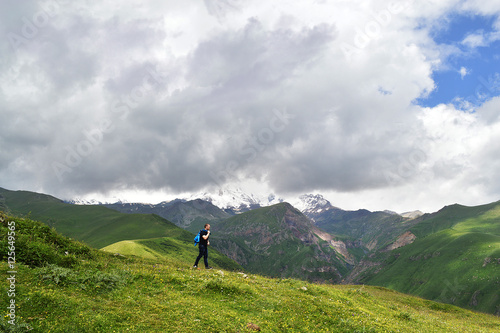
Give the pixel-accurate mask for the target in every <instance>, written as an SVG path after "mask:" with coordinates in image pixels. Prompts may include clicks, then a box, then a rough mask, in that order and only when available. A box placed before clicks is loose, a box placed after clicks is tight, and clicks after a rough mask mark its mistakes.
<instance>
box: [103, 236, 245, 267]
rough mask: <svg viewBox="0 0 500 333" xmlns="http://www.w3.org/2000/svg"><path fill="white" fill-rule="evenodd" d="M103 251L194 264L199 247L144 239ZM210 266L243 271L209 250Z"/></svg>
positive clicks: (231, 261)
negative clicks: (171, 259) (171, 258)
mask: <svg viewBox="0 0 500 333" xmlns="http://www.w3.org/2000/svg"><path fill="white" fill-rule="evenodd" d="M102 250H103V251H106V252H110V253H115V254H116V253H119V254H121V255H126V256H128V255H133V256H138V257H143V258H149V259H160V260H161V259H166V258H170V257H175V258H177V259H178V260H179V261H182V262H186V263H189V262H190V263H191V265H192V264H194V261H195V258H196V257H197V255H198V253H199V252H198V247H195V246H194V245H193V242H190V243H186V242H185V241H183V240H179V239H175V238H171V237H162V238H152V239H142V240H133V241H121V242H118V243H114V244H111V245H108V246H106V247H104V248H102ZM208 253H209V256H208V259H209V264H210V265H214V266H215V267H220V268H224V269H227V270H233V271H234V270H243V268H242V267H241V266H240V265H238V264H237V263H236V262H235V261H233V260H230V259H229V258H227V257H226V256H224V255H222V254H221V253H219V252H218V251H216V250H214V249H212V248H210V249H209V252H208Z"/></svg>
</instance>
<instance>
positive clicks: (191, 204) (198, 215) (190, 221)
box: [104, 199, 232, 233]
mask: <svg viewBox="0 0 500 333" xmlns="http://www.w3.org/2000/svg"><path fill="white" fill-rule="evenodd" d="M104 206H106V207H108V208H111V209H114V210H117V211H119V212H122V213H129V214H132V213H135V214H157V215H159V216H161V217H163V218H165V219H167V220H169V221H172V222H173V223H175V224H176V225H177V226H179V227H181V228H183V229H186V230H189V231H191V232H193V233H197V232H198V231H199V230H200V229H202V228H203V226H204V225H205V223H210V224H214V223H217V222H219V221H222V220H224V219H226V218H228V217H230V216H232V215H231V214H229V213H227V212H225V211H223V210H222V209H220V208H218V207H216V206H214V205H213V204H212V203H210V202H208V201H204V200H201V199H195V200H189V201H185V200H174V201H170V202H162V203H159V204H155V205H152V204H140V203H114V204H105V205H104Z"/></svg>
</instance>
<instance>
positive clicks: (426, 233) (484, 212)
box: [359, 202, 500, 315]
mask: <svg viewBox="0 0 500 333" xmlns="http://www.w3.org/2000/svg"><path fill="white" fill-rule="evenodd" d="M409 230H410V232H411V233H413V234H414V235H416V239H415V241H414V242H413V243H411V244H409V245H407V246H404V247H401V248H397V249H394V250H392V251H389V252H386V253H380V254H379V255H378V257H375V258H373V260H372V264H373V263H374V262H376V261H378V263H379V264H380V265H376V266H371V268H370V266H369V265H367V268H368V269H367V271H369V270H370V269H371V270H372V272H371V274H368V275H366V276H365V278H362V279H360V280H359V282H361V283H367V284H373V285H379V286H385V287H388V288H391V289H395V290H398V291H401V292H405V293H411V294H414V295H418V296H421V297H424V298H427V299H432V300H437V301H440V302H446V303H451V304H455V305H458V306H461V307H464V308H469V309H473V310H477V311H484V312H489V313H495V314H497V315H500V202H496V203H492V204H488V205H482V206H477V207H465V206H461V205H452V206H447V207H445V208H443V209H441V210H440V211H439V212H437V213H434V214H427V215H425V216H422V217H421V218H419V223H417V224H415V225H414V226H413V227H412V228H410V229H409ZM373 267H376V269H375V271H373Z"/></svg>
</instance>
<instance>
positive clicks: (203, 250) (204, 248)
mask: <svg viewBox="0 0 500 333" xmlns="http://www.w3.org/2000/svg"><path fill="white" fill-rule="evenodd" d="M198 248H199V250H200V254H198V258H196V262H195V263H194V265H195V266H198V262H199V261H200V259H201V257H203V260H204V261H205V267H206V268H208V248H207V246H206V245H201V244H198Z"/></svg>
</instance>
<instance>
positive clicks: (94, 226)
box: [0, 188, 194, 248]
mask: <svg viewBox="0 0 500 333" xmlns="http://www.w3.org/2000/svg"><path fill="white" fill-rule="evenodd" d="M0 195H2V196H3V197H4V198H5V206H6V207H8V210H9V211H10V212H11V213H12V214H14V215H17V216H27V215H29V216H30V217H32V218H34V219H37V220H40V221H42V222H44V223H46V224H47V225H49V226H52V227H54V228H56V230H57V231H58V232H60V233H62V234H63V235H66V236H69V237H72V238H75V239H78V240H80V241H83V242H85V243H87V244H89V245H91V246H93V247H96V248H101V247H104V246H107V245H111V244H113V243H116V242H118V241H122V240H134V239H146V238H157V237H162V236H165V237H166V236H168V237H175V238H179V239H183V240H185V241H186V242H188V241H189V242H190V241H191V240H192V239H193V237H194V236H193V235H192V234H191V233H190V232H188V231H185V230H183V229H181V228H179V227H177V226H176V225H174V224H173V223H171V222H169V221H167V220H165V219H163V218H161V217H159V216H157V215H151V214H149V215H145V214H125V213H119V212H117V211H115V210H112V209H109V208H106V207H103V206H80V205H71V204H66V203H64V202H62V201H61V200H59V199H57V198H54V197H52V196H49V195H45V194H39V193H33V192H27V191H8V190H5V189H1V188H0Z"/></svg>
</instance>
